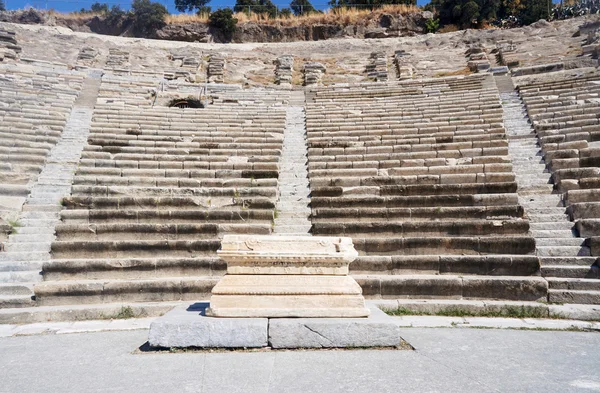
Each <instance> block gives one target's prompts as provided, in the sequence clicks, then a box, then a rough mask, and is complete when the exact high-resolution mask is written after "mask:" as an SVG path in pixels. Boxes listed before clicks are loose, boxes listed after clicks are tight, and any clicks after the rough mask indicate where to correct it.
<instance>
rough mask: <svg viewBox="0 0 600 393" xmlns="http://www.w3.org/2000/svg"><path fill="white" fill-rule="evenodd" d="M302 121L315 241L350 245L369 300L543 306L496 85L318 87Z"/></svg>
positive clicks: (453, 81)
mask: <svg viewBox="0 0 600 393" xmlns="http://www.w3.org/2000/svg"><path fill="white" fill-rule="evenodd" d="M306 112H307V115H306V117H307V136H308V148H309V150H308V158H309V177H310V187H311V196H312V198H311V207H312V223H313V233H314V234H315V235H331V236H336V235H337V236H351V237H352V238H353V241H354V244H355V247H356V248H357V249H358V251H359V253H360V257H359V259H358V260H357V261H355V262H353V263H352V264H351V271H352V273H353V274H354V275H355V277H356V278H357V280H358V282H359V283H360V284H361V285H362V287H363V291H364V293H365V295H367V296H369V297H375V298H452V299H462V298H464V299H477V298H484V299H506V300H538V299H544V298H545V295H546V292H547V284H546V283H545V281H544V280H543V279H541V278H540V277H539V274H540V273H539V260H538V258H537V257H536V256H535V255H533V254H534V251H535V242H534V239H533V238H532V237H531V235H530V233H529V222H528V221H527V220H526V219H524V218H523V215H524V213H523V208H522V207H521V206H520V205H519V202H518V196H517V193H516V191H517V184H516V182H515V177H514V173H513V172H512V166H511V161H510V157H509V156H508V141H507V138H506V135H505V130H504V128H503V123H502V121H503V120H502V107H501V103H500V101H499V96H498V90H497V88H496V87H495V85H493V82H492V81H491V80H490V79H489V77H486V76H472V77H454V78H444V79H435V80H425V81H410V82H406V83H401V84H394V85H383V86H381V85H380V86H379V87H378V86H374V85H373V84H370V85H366V86H364V87H362V86H360V85H357V86H346V87H338V88H319V89H316V90H315V91H314V92H313V94H312V102H309V103H308V104H307V111H306Z"/></svg>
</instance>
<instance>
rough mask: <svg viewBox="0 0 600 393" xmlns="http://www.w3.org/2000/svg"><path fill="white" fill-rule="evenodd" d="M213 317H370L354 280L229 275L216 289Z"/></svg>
mask: <svg viewBox="0 0 600 393" xmlns="http://www.w3.org/2000/svg"><path fill="white" fill-rule="evenodd" d="M212 293H213V295H212V296H211V299H210V304H211V307H210V309H209V310H207V315H209V316H213V317H241V318H247V317H255V318H281V317H288V318H290V317H297V318H302V317H307V318H315V317H331V318H343V317H346V318H348V317H349V318H358V317H366V316H368V315H369V310H368V309H367V308H366V307H365V305H364V298H363V296H362V290H361V288H360V286H359V285H358V284H357V282H356V281H355V280H354V279H353V278H352V277H350V276H302V275H287V276H286V275H271V276H269V275H237V276H235V275H226V276H225V277H223V278H222V279H221V281H219V283H218V284H217V285H215V287H214V288H213V291H212Z"/></svg>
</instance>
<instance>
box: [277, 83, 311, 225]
mask: <svg viewBox="0 0 600 393" xmlns="http://www.w3.org/2000/svg"><path fill="white" fill-rule="evenodd" d="M304 104H305V96H304V91H303V90H293V91H292V92H291V99H290V105H289V106H288V108H287V115H286V124H285V131H284V134H283V151H282V153H281V158H280V160H279V166H280V168H279V200H278V201H277V205H276V212H275V214H276V216H275V227H274V233H275V234H276V235H292V234H293V235H308V234H309V232H310V228H311V223H310V207H309V206H308V205H309V203H310V199H309V194H310V188H309V183H308V168H307V166H306V164H307V145H306V115H305V111H304Z"/></svg>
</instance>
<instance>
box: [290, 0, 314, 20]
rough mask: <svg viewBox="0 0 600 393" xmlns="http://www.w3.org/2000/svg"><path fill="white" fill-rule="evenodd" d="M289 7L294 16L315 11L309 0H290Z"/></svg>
mask: <svg viewBox="0 0 600 393" xmlns="http://www.w3.org/2000/svg"><path fill="white" fill-rule="evenodd" d="M290 8H291V9H292V12H293V13H294V15H296V16H298V15H305V14H311V13H313V12H315V11H316V10H315V7H313V5H312V4H311V3H310V1H309V0H292V2H291V3H290Z"/></svg>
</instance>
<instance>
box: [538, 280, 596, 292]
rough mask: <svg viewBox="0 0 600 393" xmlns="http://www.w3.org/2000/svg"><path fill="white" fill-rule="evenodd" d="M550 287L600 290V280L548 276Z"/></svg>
mask: <svg viewBox="0 0 600 393" xmlns="http://www.w3.org/2000/svg"><path fill="white" fill-rule="evenodd" d="M547 280H548V288H549V289H569V290H577V291H600V280H599V279H597V278H584V277H548V278H547Z"/></svg>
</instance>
